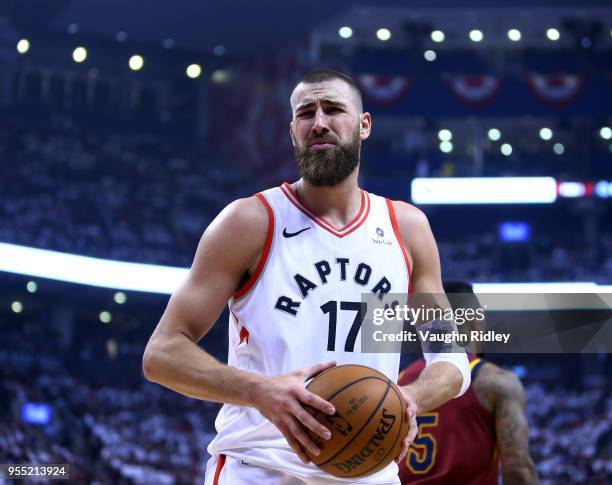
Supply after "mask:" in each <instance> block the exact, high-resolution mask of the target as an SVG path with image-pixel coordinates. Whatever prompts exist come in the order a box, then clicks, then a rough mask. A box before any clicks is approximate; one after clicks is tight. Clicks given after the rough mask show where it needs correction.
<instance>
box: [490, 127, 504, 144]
mask: <svg viewBox="0 0 612 485" xmlns="http://www.w3.org/2000/svg"><path fill="white" fill-rule="evenodd" d="M487 136H488V137H489V140H491V141H497V140H499V139H500V138H501V131H499V130H498V129H497V128H491V129H490V130H489V131H488V132H487Z"/></svg>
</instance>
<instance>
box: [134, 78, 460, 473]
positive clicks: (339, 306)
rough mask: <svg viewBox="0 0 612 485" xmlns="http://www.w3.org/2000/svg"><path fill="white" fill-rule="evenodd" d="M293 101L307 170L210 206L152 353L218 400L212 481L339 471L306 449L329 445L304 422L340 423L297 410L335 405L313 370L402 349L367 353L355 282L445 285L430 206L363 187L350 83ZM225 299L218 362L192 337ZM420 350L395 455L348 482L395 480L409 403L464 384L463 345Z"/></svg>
mask: <svg viewBox="0 0 612 485" xmlns="http://www.w3.org/2000/svg"><path fill="white" fill-rule="evenodd" d="M290 102H291V108H292V113H293V116H292V120H291V123H290V126H289V132H290V135H291V140H292V142H293V146H294V148H295V156H296V159H297V164H298V168H299V173H300V179H299V180H298V181H296V182H293V183H291V184H290V183H287V182H285V183H284V184H282V185H281V186H280V187H275V188H272V189H268V190H265V191H263V192H261V193H258V194H256V195H254V196H253V197H249V198H246V199H240V200H237V201H235V202H232V203H231V204H230V205H228V206H227V207H226V208H225V209H224V210H223V211H222V212H221V213H220V214H219V215H218V216H217V218H216V219H215V220H214V221H213V222H212V223H211V224H210V226H209V227H208V228H207V229H206V231H205V232H204V234H203V236H202V239H201V240H200V243H199V245H198V248H197V251H196V255H195V259H194V262H193V265H192V267H191V270H190V272H189V276H188V278H187V280H186V281H185V283H184V284H183V285H182V286H181V287H180V288H179V289H178V290H177V291H176V292H175V293H174V294H173V295H172V297H171V298H170V301H169V303H168V306H167V308H166V310H165V312H164V314H163V315H162V317H161V320H160V321H159V323H158V325H157V328H156V329H155V331H154V332H153V335H152V336H151V339H150V340H149V343H148V344H147V347H146V349H145V353H144V357H143V369H144V373H145V376H146V377H147V379H149V380H151V381H154V382H157V383H159V384H161V385H164V386H166V387H168V388H170V389H173V390H174V391H176V392H179V393H182V394H184V395H186V396H190V397H193V398H196V399H203V400H209V401H215V402H221V403H224V406H223V407H222V409H221V411H220V412H219V416H218V417H217V420H216V423H215V424H216V428H217V431H218V434H217V436H216V437H215V438H214V439H213V441H212V442H211V444H210V445H209V448H208V450H209V452H210V453H211V455H212V458H211V459H210V461H209V463H208V468H207V472H206V477H205V480H206V484H214V485H217V484H232V485H234V484H242V483H244V484H253V483H257V484H258V485H268V484H269V485H280V484H283V485H285V484H294V483H295V484H308V485H315V484H316V485H320V484H325V483H330V484H333V483H346V480H345V479H340V478H335V477H333V476H331V475H329V474H327V473H325V472H323V471H322V470H320V469H318V468H316V467H315V466H314V465H312V464H311V463H309V460H308V457H307V455H306V453H305V449H307V450H309V451H310V452H311V453H312V454H314V455H317V454H318V453H319V452H320V450H319V449H318V447H317V444H316V443H315V441H314V440H313V439H312V438H311V437H310V436H309V435H308V434H307V432H306V430H310V431H311V432H312V433H315V434H317V435H319V436H320V437H321V438H322V439H329V438H330V436H331V434H330V431H329V430H328V429H327V428H326V427H324V426H323V425H322V424H320V423H319V422H318V421H317V420H315V419H314V418H313V417H312V416H311V415H310V414H309V413H308V412H307V411H306V410H305V408H304V406H305V405H307V406H310V407H312V408H315V409H317V410H319V411H321V412H323V413H328V414H330V415H332V414H334V413H335V409H334V407H333V406H332V405H331V404H330V403H329V402H327V401H325V400H323V399H322V398H320V397H319V396H317V395H315V394H313V393H311V392H309V391H308V390H307V389H306V388H305V385H304V382H305V380H306V379H307V378H309V377H311V376H313V375H316V374H317V373H319V372H321V371H323V370H325V369H328V368H330V367H332V366H334V365H336V363H342V364H348V363H351V364H362V365H367V366H370V367H373V368H375V369H377V370H379V371H381V372H383V373H384V374H386V375H387V376H388V377H389V378H391V379H393V380H394V381H395V380H396V379H397V377H398V373H399V360H400V359H399V354H397V353H396V354H390V353H365V352H361V346H360V341H359V339H357V338H356V337H357V335H356V334H355V333H354V331H352V330H353V329H354V320H355V312H354V311H352V312H351V309H354V305H358V304H359V303H358V302H360V301H361V295H362V293H368V292H371V293H376V294H377V295H380V296H382V295H383V294H386V293H390V292H393V293H404V294H408V292H409V291H411V292H421V293H432V294H436V293H443V290H442V283H441V277H440V260H439V256H438V250H437V246H436V242H435V240H434V238H433V235H432V233H431V229H430V227H429V224H428V222H427V218H426V217H425V215H424V214H423V213H422V212H421V211H420V210H418V209H417V208H415V207H413V206H411V205H409V204H407V203H404V202H395V201H393V202H392V201H390V200H388V199H385V198H383V197H379V196H377V195H374V194H369V193H367V192H366V191H364V190H362V189H360V188H359V186H358V183H357V180H358V174H359V162H360V150H361V143H362V142H363V141H365V140H366V139H367V138H368V137H369V136H370V131H371V128H372V117H371V115H370V113H367V112H364V111H363V105H362V98H361V94H360V92H359V88H358V86H357V85H356V84H355V82H354V81H353V80H352V79H351V78H349V77H348V76H346V75H344V74H342V73H339V72H335V71H315V72H312V73H310V74H308V75H306V76H304V77H303V78H302V79H301V80H300V81H299V82H298V83H297V85H296V86H295V88H294V90H293V92H292V94H291V98H290ZM378 239H384V240H385V244H380V243H379V241H378ZM228 302H229V309H230V322H229V352H228V363H227V365H225V364H222V363H220V362H218V361H217V360H215V359H214V358H213V357H212V356H211V355H209V354H208V353H206V352H205V351H204V350H202V349H201V348H200V347H198V346H197V345H196V343H197V342H198V341H199V340H200V339H201V338H202V337H203V336H204V335H205V334H206V333H207V332H208V331H209V330H210V328H211V327H212V326H213V324H214V323H215V322H216V321H217V319H218V317H219V315H220V314H221V312H222V310H223V308H224V306H225V305H226V304H228ZM426 358H427V355H426ZM427 360H428V362H427V364H428V365H427V368H426V369H425V370H424V371H423V372H422V373H421V374H420V376H419V378H418V379H416V380H415V381H414V382H412V383H410V384H409V385H407V386H404V387H402V388H401V392H402V396H403V398H404V399H405V401H406V403H407V413H408V416H407V419H408V420H409V423H410V429H409V432H408V435H407V437H406V439H405V440H404V443H403V448H402V450H401V452H400V454H399V456H397V457H396V463H391V464H390V465H389V466H387V467H386V468H384V469H383V470H381V471H379V472H377V473H375V474H372V475H370V476H366V477H363V478H360V479H359V480H357V481H355V480H351V483H360V484H361V483H363V484H399V480H398V477H397V470H398V469H397V461H399V460H401V459H402V458H403V457H404V456H405V454H406V450H407V448H408V446H409V445H410V443H411V442H412V440H413V439H414V435H415V433H416V430H417V425H416V420H415V416H416V414H417V413H421V412H425V411H428V410H430V409H433V408H436V407H438V406H440V405H441V404H443V403H444V402H446V401H448V400H449V399H452V398H454V397H456V396H459V395H461V394H463V393H464V392H465V390H466V389H467V387H468V386H469V382H470V371H469V365H468V361H467V357H466V356H465V354H464V353H454V354H442V353H441V354H436V355H429V358H428V359H427Z"/></svg>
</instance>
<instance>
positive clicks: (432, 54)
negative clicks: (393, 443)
mask: <svg viewBox="0 0 612 485" xmlns="http://www.w3.org/2000/svg"><path fill="white" fill-rule="evenodd" d="M423 57H425V60H426V61H428V62H433V61H435V60H436V59H437V58H438V55H437V54H436V51H432V50H431V49H428V50H426V51H425V52H424V53H423Z"/></svg>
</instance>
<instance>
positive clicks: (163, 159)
mask: <svg viewBox="0 0 612 485" xmlns="http://www.w3.org/2000/svg"><path fill="white" fill-rule="evenodd" d="M0 160H1V161H2V163H3V165H4V167H5V168H4V171H3V190H2V191H0V220H1V221H2V222H1V223H0V240H2V241H5V242H13V243H17V244H24V245H31V246H35V247H39V248H47V249H55V250H59V251H66V252H74V253H79V254H85V255H91V256H98V257H104V258H112V259H118V260H129V261H138V262H145V263H157V264H174V265H187V264H189V263H190V262H191V257H192V255H193V252H194V250H195V246H196V244H197V241H198V239H199V236H200V235H201V232H202V228H203V227H205V226H206V225H207V224H208V223H209V222H210V220H211V219H212V218H213V217H214V216H215V215H216V214H217V213H218V212H219V211H220V210H221V209H222V208H223V207H224V206H225V205H226V204H227V202H228V201H229V200H233V199H235V198H237V197H240V196H244V195H249V194H250V193H252V191H251V192H249V189H248V187H249V184H248V183H247V182H246V181H245V180H243V179H242V178H241V177H240V175H239V172H238V171H236V170H232V168H231V167H229V166H228V165H227V164H226V163H225V162H224V161H223V160H222V159H220V158H217V156H216V155H215V154H214V153H211V151H210V150H205V149H204V148H194V147H193V142H192V140H190V141H189V142H186V141H185V142H182V141H181V140H180V139H176V138H172V141H170V139H169V138H167V137H163V136H159V135H150V134H132V135H125V134H122V135H121V136H120V135H117V134H114V133H111V132H102V131H92V130H86V131H83V132H81V131H80V130H78V129H77V128H74V127H71V126H62V127H61V128H47V129H43V128H40V127H37V128H35V129H34V128H23V127H22V126H18V125H16V124H9V123H6V124H3V126H2V129H1V130H0ZM245 191H246V192H245Z"/></svg>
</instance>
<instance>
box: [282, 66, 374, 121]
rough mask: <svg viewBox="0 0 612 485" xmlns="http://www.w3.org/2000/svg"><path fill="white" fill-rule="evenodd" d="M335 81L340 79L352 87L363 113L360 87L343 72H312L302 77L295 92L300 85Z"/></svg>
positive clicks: (325, 70)
mask: <svg viewBox="0 0 612 485" xmlns="http://www.w3.org/2000/svg"><path fill="white" fill-rule="evenodd" d="M334 79H340V80H341V81H344V82H345V83H346V84H348V85H349V86H350V87H351V89H352V90H353V91H354V92H355V94H356V95H357V99H358V100H359V106H358V108H359V109H360V111H363V101H362V97H361V90H360V89H359V86H358V85H357V83H356V82H355V81H354V80H353V79H352V78H351V77H349V76H347V75H346V74H344V73H342V72H338V71H333V70H332V69H318V70H316V71H310V72H309V73H308V74H306V75H304V76H302V78H301V79H300V80H299V81H298V82H297V83H296V84H295V86H294V87H293V90H294V91H295V88H296V87H297V86H298V84H301V83H305V84H314V83H320V82H323V81H332V80H334Z"/></svg>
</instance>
